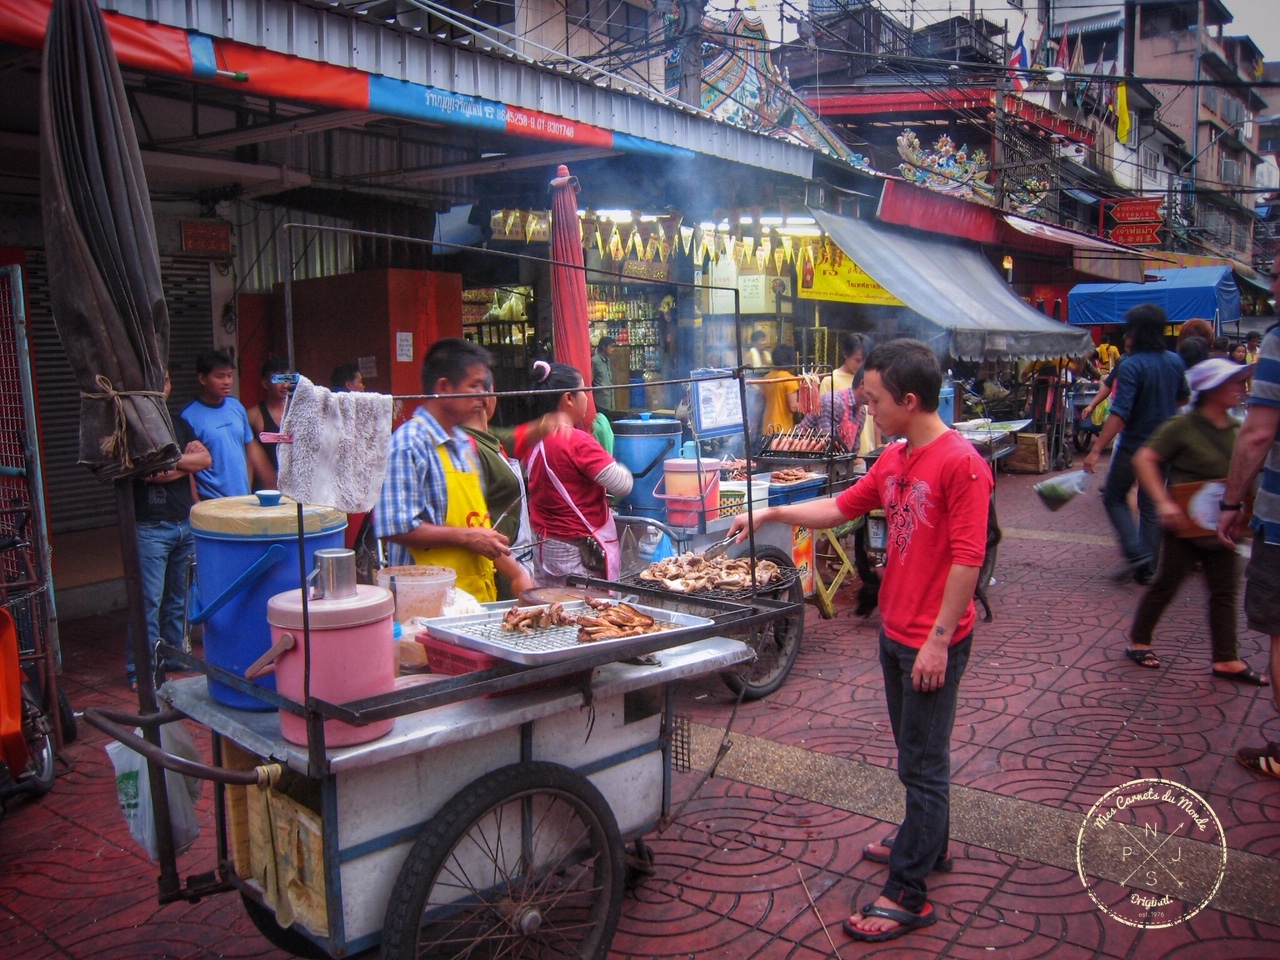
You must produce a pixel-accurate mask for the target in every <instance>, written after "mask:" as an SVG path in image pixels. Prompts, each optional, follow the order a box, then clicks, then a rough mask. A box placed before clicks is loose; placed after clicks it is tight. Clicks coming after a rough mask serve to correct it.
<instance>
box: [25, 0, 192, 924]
mask: <svg viewBox="0 0 1280 960" xmlns="http://www.w3.org/2000/svg"><path fill="white" fill-rule="evenodd" d="M40 194H41V207H42V211H43V216H44V242H45V252H46V257H47V262H48V269H49V290H50V297H51V300H52V303H53V317H54V323H55V324H56V325H57V328H58V336H59V338H60V339H61V340H62V346H63V349H64V350H65V351H66V354H67V359H68V360H69V361H70V362H71V368H72V370H73V371H74V372H75V375H76V380H77V381H78V383H79V385H80V396H81V400H80V462H81V463H83V464H84V465H85V466H87V467H88V468H89V469H90V470H92V471H93V473H94V475H95V476H97V477H98V479H100V480H112V481H114V482H115V494H116V508H117V511H118V512H119V515H120V547H121V554H122V559H123V561H124V574H125V586H126V592H127V595H128V600H129V612H130V621H129V622H130V626H131V629H132V632H133V638H132V642H133V652H134V660H135V662H136V663H137V664H138V665H139V670H138V681H139V682H138V701H139V706H140V708H141V709H142V712H143V713H144V714H154V713H155V711H156V698H155V691H154V690H153V689H152V682H151V672H150V671H149V670H147V669H146V668H145V665H146V664H147V663H149V662H150V653H149V651H148V649H147V648H148V637H147V626H146V617H145V615H144V613H143V600H142V576H141V571H142V566H141V560H140V557H139V554H138V539H137V523H136V518H135V516H134V506H133V483H134V480H133V479H132V478H133V477H135V476H140V475H143V474H146V473H151V472H153V471H156V470H160V469H163V468H166V467H168V466H170V465H172V464H173V463H175V462H176V461H177V459H178V456H179V451H178V448H177V445H176V444H175V443H174V440H173V425H172V423H171V421H170V420H169V413H168V410H167V409H166V407H165V404H164V394H163V392H162V391H163V388H164V369H165V364H166V363H167V362H168V354H169V313H168V309H167V307H166V306H165V301H164V294H163V291H162V289H161V286H160V261H159V257H158V256H157V252H156V238H155V225H154V223H153V222H152V217H151V197H150V194H149V192H148V190H147V183H146V178H145V176H144V174H143V170H142V158H141V155H140V154H139V152H138V141H137V136H136V134H135V133H134V129H133V120H132V118H131V116H130V114H129V102H128V100H127V99H126V97H125V90H124V83H123V81H122V80H121V78H120V66H119V63H118V62H117V61H116V55H115V51H114V50H113V49H112V46H111V38H110V37H109V36H108V34H107V29H106V25H105V24H104V23H103V20H102V13H101V11H100V10H99V9H98V7H97V4H96V3H94V0H54V3H53V8H52V10H51V11H50V14H49V29H48V32H47V34H46V36H45V47H44V65H43V71H42V74H41V79H40ZM144 736H145V737H146V738H147V740H148V741H150V742H151V743H152V744H154V745H155V746H157V747H159V745H160V733H159V728H158V727H157V726H155V725H145V724H144ZM148 779H149V782H150V785H151V796H152V799H153V802H154V808H155V811H156V815H155V827H156V839H157V845H158V847H159V860H160V895H161V900H162V902H164V899H165V897H166V896H169V897H170V898H172V897H173V896H176V894H177V891H178V890H179V888H180V883H179V880H178V874H177V864H176V860H175V855H174V845H173V833H172V825H171V822H170V820H169V817H168V816H167V815H164V816H162V815H161V811H164V812H165V814H167V811H168V801H167V797H168V793H167V790H166V783H165V775H164V771H163V770H162V769H161V768H160V767H159V766H157V765H155V764H152V763H150V762H149V763H148Z"/></svg>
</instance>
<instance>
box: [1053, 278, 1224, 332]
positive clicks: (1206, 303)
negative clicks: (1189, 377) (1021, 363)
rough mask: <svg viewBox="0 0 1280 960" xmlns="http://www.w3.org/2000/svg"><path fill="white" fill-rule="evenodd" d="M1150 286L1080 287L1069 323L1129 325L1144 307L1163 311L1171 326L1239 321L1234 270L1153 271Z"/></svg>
mask: <svg viewBox="0 0 1280 960" xmlns="http://www.w3.org/2000/svg"><path fill="white" fill-rule="evenodd" d="M1147 276H1148V277H1149V278H1150V279H1149V280H1148V281H1147V282H1146V283H1080V284H1076V286H1074V287H1072V288H1071V292H1070V293H1069V294H1068V295H1067V320H1068V321H1069V322H1070V323H1073V324H1075V325H1077V326H1091V325H1094V324H1099V323H1124V315H1125V313H1126V312H1127V311H1128V310H1129V309H1130V308H1132V307H1136V306H1137V305H1138V304H1140V303H1154V304H1156V305H1157V306H1159V307H1162V308H1163V309H1164V312H1165V313H1166V314H1168V316H1169V322H1170V323H1182V322H1183V321H1184V320H1190V319H1192V318H1193V317H1199V318H1201V319H1204V320H1208V321H1210V322H1212V323H1213V324H1214V329H1215V330H1216V329H1218V324H1221V323H1231V322H1233V321H1235V320H1238V319H1239V318H1240V288H1239V287H1237V286H1236V281H1235V277H1233V276H1232V275H1231V268H1230V267H1179V268H1177V269H1174V270H1149V271H1147Z"/></svg>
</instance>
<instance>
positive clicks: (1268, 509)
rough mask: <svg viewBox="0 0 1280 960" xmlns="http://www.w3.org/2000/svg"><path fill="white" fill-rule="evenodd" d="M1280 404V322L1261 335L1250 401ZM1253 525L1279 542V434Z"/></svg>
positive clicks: (1265, 469)
mask: <svg viewBox="0 0 1280 960" xmlns="http://www.w3.org/2000/svg"><path fill="white" fill-rule="evenodd" d="M1254 404H1257V405H1258V406H1265V407H1280V326H1277V327H1272V328H1271V329H1270V330H1269V331H1268V332H1267V335H1266V336H1265V337H1263V338H1262V349H1261V350H1259V352H1258V366H1257V367H1256V368H1255V370H1254V373H1253V386H1252V387H1251V389H1250V391H1249V405H1250V406H1253V405H1254ZM1253 528H1254V529H1255V530H1258V531H1260V532H1261V533H1262V534H1263V536H1264V537H1265V538H1266V541H1267V543H1280V435H1277V436H1276V438H1275V442H1274V443H1272V444H1271V450H1270V451H1269V452H1268V453H1267V460H1266V464H1265V465H1264V466H1263V470H1262V486H1261V488H1260V489H1259V490H1258V499H1257V500H1256V501H1255V503H1254V505H1253Z"/></svg>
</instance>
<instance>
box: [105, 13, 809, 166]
mask: <svg viewBox="0 0 1280 960" xmlns="http://www.w3.org/2000/svg"><path fill="white" fill-rule="evenodd" d="M100 2H101V5H102V7H103V8H104V9H107V10H114V11H117V12H119V13H123V14H125V15H127V16H131V17H138V18H141V19H146V20H151V21H153V22H157V23H162V24H165V25H167V26H173V27H178V28H180V29H183V30H194V31H198V32H200V33H205V34H208V35H210V36H212V37H217V38H222V39H227V40H235V41H238V42H240V43H245V44H249V45H252V46H256V47H262V48H264V49H267V50H271V51H274V52H276V53H283V54H287V55H290V56H297V57H302V58H305V59H308V60H314V61H320V62H325V63H332V64H336V65H338V66H344V67H351V68H354V69H357V70H363V71H365V72H368V73H372V74H379V75H382V76H385V77H389V78H392V79H395V80H407V81H409V82H412V83H421V84H427V85H430V86H433V87H437V88H439V89H443V90H449V91H452V92H454V93H461V94H466V95H469V96H475V97H485V98H488V99H492V100H497V101H500V102H502V103H505V104H508V105H510V106H516V107H523V108H525V109H529V110H540V111H542V112H544V113H551V114H555V115H557V116H561V117H564V118H566V119H569V120H575V121H578V122H581V123H589V124H593V125H595V126H598V127H603V128H605V129H608V130H613V131H615V132H618V133H623V134H628V135H631V136H635V137H641V138H644V139H647V140H656V141H659V142H662V143H667V144H670V145H672V146H675V147H683V148H685V149H688V150H692V151H694V152H696V153H700V154H704V155H706V156H712V157H718V158H721V159H724V160H729V161H734V162H737V163H743V164H747V165H750V166H753V167H758V168H761V169H765V170H772V171H775V172H778V173H783V174H788V175H791V176H796V177H801V178H803V179H810V178H811V177H812V176H813V167H814V156H815V152H814V151H813V150H812V149H811V148H808V147H804V146H800V145H797V144H794V143H788V142H786V141H783V140H778V139H775V138H772V137H766V136H762V135H760V134H756V133H751V132H750V131H747V130H743V129H740V128H738V127H734V126H731V125H729V124H726V123H724V122H722V121H718V120H715V119H713V118H711V117H708V116H707V115H705V114H703V113H702V112H701V111H696V110H693V109H692V108H690V107H687V106H684V105H682V104H673V103H671V102H669V101H667V100H665V98H663V97H661V95H659V94H657V93H654V94H653V95H652V96H649V95H645V94H641V93H636V92H628V91H624V90H621V89H616V88H613V87H612V86H606V85H604V84H605V82H606V81H604V80H603V79H602V80H601V81H600V82H598V83H597V82H590V81H585V80H582V79H579V78H576V77H571V76H568V75H566V74H564V73H561V72H558V71H557V70H554V69H552V68H550V67H547V66H544V65H542V64H539V63H536V62H534V61H532V60H527V59H525V58H520V57H516V56H514V55H511V54H507V53H500V52H498V51H497V50H495V49H489V50H484V49H479V48H478V46H479V45H478V44H477V43H475V42H455V41H444V40H439V39H436V38H434V37H424V36H421V35H420V34H417V33H414V32H412V31H408V30H405V29H403V28H399V27H397V26H395V25H393V24H388V23H385V22H383V21H379V20H371V19H368V18H364V17H357V16H353V15H350V14H348V13H345V12H342V11H341V10H334V9H332V8H329V7H328V6H327V5H326V6H325V7H324V8H321V7H320V6H319V5H313V4H312V3H309V2H308V0H100ZM620 85H621V84H620V83H619V86H620Z"/></svg>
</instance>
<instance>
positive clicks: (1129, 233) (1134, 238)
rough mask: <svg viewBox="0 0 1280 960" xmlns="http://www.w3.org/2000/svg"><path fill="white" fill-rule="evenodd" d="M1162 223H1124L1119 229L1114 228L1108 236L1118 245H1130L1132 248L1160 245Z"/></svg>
mask: <svg viewBox="0 0 1280 960" xmlns="http://www.w3.org/2000/svg"><path fill="white" fill-rule="evenodd" d="M1162 225H1163V222H1161V223H1122V224H1120V225H1119V226H1117V227H1112V228H1111V231H1110V233H1109V234H1108V235H1109V236H1110V237H1111V239H1112V240H1114V241H1115V242H1116V243H1124V244H1128V245H1129V246H1131V247H1141V246H1145V245H1148V244H1158V243H1159V242H1160V227H1161V226H1162Z"/></svg>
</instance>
